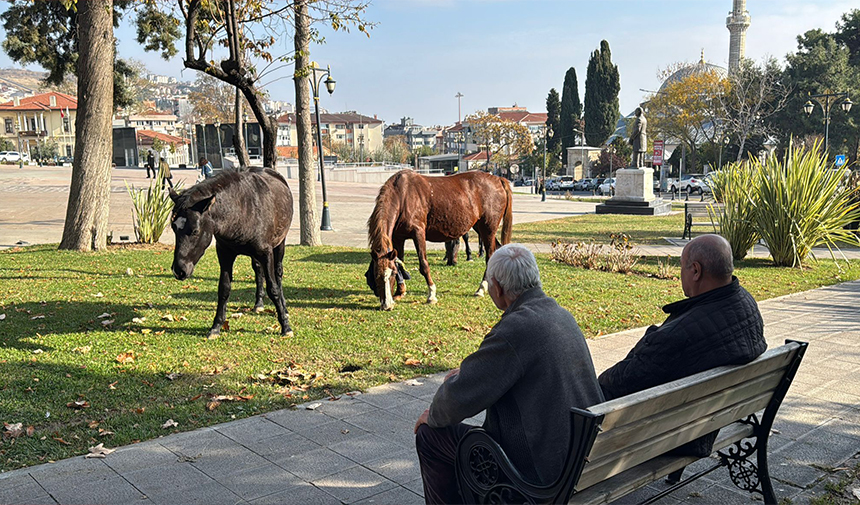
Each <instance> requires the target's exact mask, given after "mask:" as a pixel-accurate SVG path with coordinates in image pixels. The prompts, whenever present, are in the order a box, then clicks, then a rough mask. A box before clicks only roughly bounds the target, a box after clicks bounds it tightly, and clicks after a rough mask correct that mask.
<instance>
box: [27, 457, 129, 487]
mask: <svg viewBox="0 0 860 505" xmlns="http://www.w3.org/2000/svg"><path fill="white" fill-rule="evenodd" d="M30 475H31V476H32V477H33V478H34V479H36V482H38V483H39V485H41V486H42V487H44V488H45V489H46V490H47V491H48V492H50V491H51V490H52V489H57V488H59V487H75V486H82V485H84V484H88V483H90V482H98V481H101V480H105V479H109V478H112V477H116V475H117V474H116V472H114V471H113V470H112V469H111V468H110V467H109V466H107V465H105V463H104V460H101V459H85V458H83V457H76V458H69V459H65V460H63V461H58V462H56V463H52V464H48V465H39V466H37V467H34V468H32V469H31V470H30Z"/></svg>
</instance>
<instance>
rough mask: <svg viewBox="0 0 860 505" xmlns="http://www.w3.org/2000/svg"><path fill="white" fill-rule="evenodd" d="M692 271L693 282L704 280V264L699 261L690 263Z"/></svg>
mask: <svg viewBox="0 0 860 505" xmlns="http://www.w3.org/2000/svg"><path fill="white" fill-rule="evenodd" d="M690 269H692V270H693V280H694V281H700V280H702V264H701V263H699V262H698V261H693V262H691V263H690Z"/></svg>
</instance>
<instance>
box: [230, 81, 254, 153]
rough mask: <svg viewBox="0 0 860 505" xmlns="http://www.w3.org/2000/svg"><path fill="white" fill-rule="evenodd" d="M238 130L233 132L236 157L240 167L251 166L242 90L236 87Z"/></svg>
mask: <svg viewBox="0 0 860 505" xmlns="http://www.w3.org/2000/svg"><path fill="white" fill-rule="evenodd" d="M235 112H236V131H235V132H233V146H234V147H235V148H236V157H238V158H239V167H240V168H241V169H246V168H248V167H249V166H251V158H249V157H248V147H247V146H246V144H245V135H244V134H245V130H244V126H243V125H244V122H243V121H244V120H243V119H242V92H241V91H240V90H239V88H236V111H235Z"/></svg>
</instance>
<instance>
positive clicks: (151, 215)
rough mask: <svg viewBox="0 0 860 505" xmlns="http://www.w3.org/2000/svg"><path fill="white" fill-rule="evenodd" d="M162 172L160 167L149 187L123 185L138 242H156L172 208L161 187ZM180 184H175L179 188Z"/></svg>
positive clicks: (165, 226)
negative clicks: (130, 206)
mask: <svg viewBox="0 0 860 505" xmlns="http://www.w3.org/2000/svg"><path fill="white" fill-rule="evenodd" d="M162 178H163V174H162V171H161V169H159V170H158V175H157V176H156V177H155V179H153V180H152V181H150V183H149V188H147V189H137V188H135V187H134V186H129V185H128V183H126V185H125V187H126V189H127V190H128V194H129V196H131V203H132V206H133V213H132V215H133V217H134V235H135V237H136V238H137V241H138V242H142V243H145V244H154V243H155V242H158V240H159V239H160V238H161V235H162V234H163V233H164V230H165V228H167V219H168V218H169V217H170V211H171V210H173V200H171V199H170V195H169V194H168V193H167V192H166V191H164V190H163V189H161V181H162ZM180 186H181V184H177V185H176V189H179V187H180Z"/></svg>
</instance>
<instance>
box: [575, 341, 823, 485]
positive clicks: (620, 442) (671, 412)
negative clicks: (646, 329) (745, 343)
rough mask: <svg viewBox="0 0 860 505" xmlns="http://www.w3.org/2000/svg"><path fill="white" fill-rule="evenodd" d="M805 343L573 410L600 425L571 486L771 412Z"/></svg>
mask: <svg viewBox="0 0 860 505" xmlns="http://www.w3.org/2000/svg"><path fill="white" fill-rule="evenodd" d="M805 348H806V344H805V343H802V342H788V343H786V345H784V346H781V347H778V348H776V349H772V350H770V351H767V352H765V353H764V354H762V355H761V356H759V357H758V358H757V359H755V360H754V361H752V362H750V363H748V364H746V365H741V366H725V367H719V368H714V369H712V370H708V371H705V372H702V373H699V374H696V375H692V376H690V377H686V378H684V379H681V380H677V381H674V382H670V383H667V384H664V385H661V386H657V387H654V388H651V389H647V390H645V391H641V392H638V393H634V394H632V395H628V396H625V397H622V398H617V399H615V400H611V401H608V402H604V403H601V404H599V405H595V406H593V407H591V408H589V409H588V410H587V411H577V410H576V409H574V414H575V418H576V415H577V414H579V415H581V416H584V417H588V418H591V419H595V420H597V421H598V424H599V427H600V428H599V432H598V434H597V437H596V439H595V440H594V443H593V445H592V446H591V450H590V452H589V456H588V460H587V463H586V464H585V466H584V469H583V470H582V473H581V475H580V477H579V479H578V481H577V483H576V485H575V489H576V490H583V489H586V488H588V487H589V486H592V485H594V484H597V483H598V482H601V481H603V480H606V479H608V478H610V477H612V476H613V475H617V474H619V473H621V472H623V471H625V470H627V469H630V468H632V467H634V466H636V465H638V464H640V463H643V462H645V461H648V460H649V459H652V458H654V457H656V456H659V455H661V454H664V453H665V452H667V451H669V450H671V449H674V448H676V447H679V446H681V445H683V444H685V443H687V442H690V441H692V440H695V439H697V438H699V437H701V436H702V435H706V434H708V433H710V432H712V431H715V430H717V429H719V428H722V427H724V426H727V425H729V424H731V423H733V422H735V421H737V420H740V419H745V418H746V417H747V416H749V415H750V414H753V413H755V412H758V411H760V410H762V409H765V408H766V407H769V408H768V410H769V411H772V412H770V413H769V414H768V412H766V415H775V414H776V409H777V408H778V407H779V403H780V402H781V401H782V398H783V397H784V395H785V392H786V391H787V389H788V385H789V384H790V383H791V380H792V379H793V377H794V373H795V372H796V370H797V366H799V364H800V359H801V358H802V356H803V352H804V350H805ZM774 404H775V406H774ZM601 418H602V419H601Z"/></svg>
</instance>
